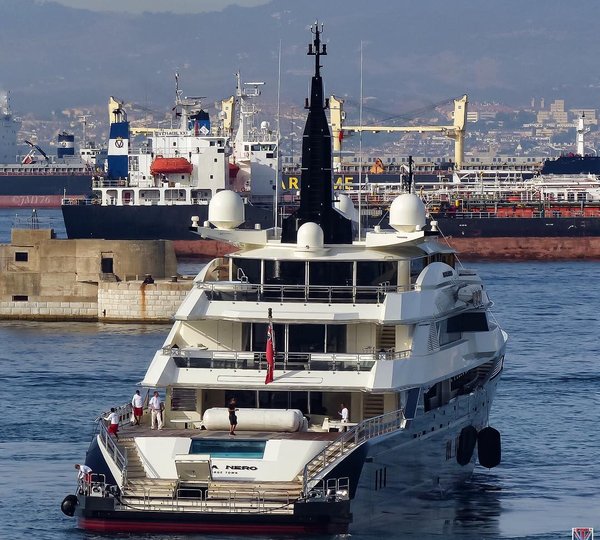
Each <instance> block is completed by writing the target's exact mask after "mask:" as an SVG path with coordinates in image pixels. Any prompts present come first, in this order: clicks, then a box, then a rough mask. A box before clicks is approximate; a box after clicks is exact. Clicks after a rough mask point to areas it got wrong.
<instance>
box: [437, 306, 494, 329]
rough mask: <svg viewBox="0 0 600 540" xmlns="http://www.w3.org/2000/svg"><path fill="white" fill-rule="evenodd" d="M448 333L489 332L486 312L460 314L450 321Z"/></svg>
mask: <svg viewBox="0 0 600 540" xmlns="http://www.w3.org/2000/svg"><path fill="white" fill-rule="evenodd" d="M447 330H448V333H455V332H459V333H460V332H487V331H488V330H489V327H488V320H487V316H486V314H485V313H484V312H481V311H480V312H471V313H460V314H459V315H455V316H454V317H450V318H449V319H448V324H447Z"/></svg>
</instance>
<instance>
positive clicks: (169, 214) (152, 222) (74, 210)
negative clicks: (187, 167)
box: [62, 204, 273, 240]
mask: <svg viewBox="0 0 600 540" xmlns="http://www.w3.org/2000/svg"><path fill="white" fill-rule="evenodd" d="M62 213H63V219H64V222H65V229H66V231H67V236H68V237H69V238H103V239H106V240H157V239H160V240H199V239H200V237H199V236H198V235H197V234H194V233H192V232H190V227H191V226H192V217H193V216H198V218H199V223H200V225H202V224H203V223H204V221H206V219H208V206H207V205H171V206H157V205H152V206H101V205H96V204H81V205H64V206H63V207H62ZM255 224H259V225H260V226H261V227H262V228H267V227H272V226H273V212H272V210H268V209H262V208H259V207H256V206H252V205H246V222H245V223H244V227H246V228H254V226H255Z"/></svg>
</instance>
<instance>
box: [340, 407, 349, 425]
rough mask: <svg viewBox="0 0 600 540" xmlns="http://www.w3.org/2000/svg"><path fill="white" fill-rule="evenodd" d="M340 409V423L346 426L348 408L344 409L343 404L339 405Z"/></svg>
mask: <svg viewBox="0 0 600 540" xmlns="http://www.w3.org/2000/svg"><path fill="white" fill-rule="evenodd" d="M340 407H341V410H340V412H339V414H340V416H341V417H342V422H343V423H344V424H346V423H347V422H348V407H346V405H344V404H343V403H340Z"/></svg>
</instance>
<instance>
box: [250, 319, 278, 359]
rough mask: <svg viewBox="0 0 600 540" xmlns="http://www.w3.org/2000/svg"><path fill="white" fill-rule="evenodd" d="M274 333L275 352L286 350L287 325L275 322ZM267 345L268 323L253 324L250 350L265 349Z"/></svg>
mask: <svg viewBox="0 0 600 540" xmlns="http://www.w3.org/2000/svg"><path fill="white" fill-rule="evenodd" d="M273 333H274V334H275V352H284V351H285V325H283V324H274V325H273ZM266 347H267V324H266V323H253V324H252V346H251V348H248V350H254V351H265V350H266Z"/></svg>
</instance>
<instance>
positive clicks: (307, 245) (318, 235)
mask: <svg viewBox="0 0 600 540" xmlns="http://www.w3.org/2000/svg"><path fill="white" fill-rule="evenodd" d="M297 244H298V249H301V250H314V249H321V248H322V247H323V245H324V244H325V235H324V234H323V229H321V227H320V226H319V225H317V224H316V223H313V222H312V221H309V222H308V223H304V225H301V226H300V228H299V229H298V239H297Z"/></svg>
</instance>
